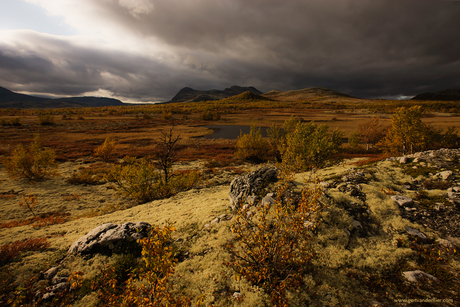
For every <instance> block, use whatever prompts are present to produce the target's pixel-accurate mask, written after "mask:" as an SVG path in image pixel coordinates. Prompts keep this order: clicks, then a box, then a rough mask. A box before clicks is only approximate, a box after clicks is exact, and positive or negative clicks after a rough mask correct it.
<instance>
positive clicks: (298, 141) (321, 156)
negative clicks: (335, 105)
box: [282, 121, 343, 171]
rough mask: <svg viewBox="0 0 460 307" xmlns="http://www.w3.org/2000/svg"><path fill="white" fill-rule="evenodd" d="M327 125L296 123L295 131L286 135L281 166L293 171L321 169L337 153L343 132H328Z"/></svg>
mask: <svg viewBox="0 0 460 307" xmlns="http://www.w3.org/2000/svg"><path fill="white" fill-rule="evenodd" d="M328 130H329V127H328V126H327V125H319V126H318V125H316V124H315V123H314V122H313V121H312V122H310V123H304V122H297V124H296V126H295V129H294V130H293V131H292V132H290V133H289V134H287V136H286V144H285V148H284V149H283V156H282V158H283V164H285V165H287V166H289V167H290V168H291V169H293V170H300V171H302V170H308V169H311V168H313V167H322V166H323V165H324V163H325V161H326V160H327V159H328V158H330V157H331V156H332V155H333V154H335V153H337V152H338V150H339V148H340V146H341V145H342V137H343V132H342V131H338V130H337V129H335V130H334V131H332V133H329V132H328Z"/></svg>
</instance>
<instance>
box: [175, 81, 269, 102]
mask: <svg viewBox="0 0 460 307" xmlns="http://www.w3.org/2000/svg"><path fill="white" fill-rule="evenodd" d="M247 91H249V92H251V93H253V94H256V95H260V94H262V92H261V91H259V90H258V89H256V88H255V87H253V86H249V87H242V86H237V85H234V86H232V87H230V88H226V89H224V90H223V91H221V90H208V91H200V90H194V89H192V88H190V87H184V88H183V89H181V90H180V91H179V92H178V93H177V94H176V96H174V97H173V98H172V99H171V100H170V101H168V102H167V103H172V102H198V101H212V100H220V99H224V98H228V97H232V96H236V95H239V94H242V93H244V92H247Z"/></svg>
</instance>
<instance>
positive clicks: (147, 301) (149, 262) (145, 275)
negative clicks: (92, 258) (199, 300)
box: [92, 224, 198, 306]
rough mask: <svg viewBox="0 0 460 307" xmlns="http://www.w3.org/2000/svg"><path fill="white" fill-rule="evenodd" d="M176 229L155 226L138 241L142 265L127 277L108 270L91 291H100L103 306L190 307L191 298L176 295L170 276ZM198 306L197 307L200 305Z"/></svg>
mask: <svg viewBox="0 0 460 307" xmlns="http://www.w3.org/2000/svg"><path fill="white" fill-rule="evenodd" d="M174 230H175V228H174V227H173V226H171V225H170V224H166V226H164V227H152V229H151V230H150V232H149V236H148V237H146V238H143V239H140V240H138V243H140V244H141V245H142V260H143V264H142V266H141V267H140V268H138V269H131V270H129V273H128V278H127V279H126V280H125V281H123V280H122V281H120V280H118V279H117V278H115V276H116V274H115V268H114V267H110V268H108V269H107V270H105V271H104V272H103V274H102V277H101V279H100V280H99V281H97V282H94V283H93V286H92V289H93V290H96V289H98V290H100V291H99V295H98V297H99V300H100V304H101V305H102V306H190V305H191V301H192V300H191V299H190V298H189V297H187V296H186V295H185V294H183V293H175V292H174V291H173V290H174V287H173V284H172V283H171V282H170V277H171V276H172V275H173V274H174V266H175V265H176V263H177V259H176V258H174V255H175V253H174V251H173V248H172V246H170V243H171V234H172V232H173V231H174ZM197 305H198V304H197Z"/></svg>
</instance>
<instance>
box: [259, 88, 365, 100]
mask: <svg viewBox="0 0 460 307" xmlns="http://www.w3.org/2000/svg"><path fill="white" fill-rule="evenodd" d="M262 96H263V97H267V98H270V99H273V100H279V101H295V100H305V99H313V98H318V97H321V98H339V97H344V98H356V97H352V96H350V95H347V94H343V93H341V92H338V91H336V90H331V89H328V88H324V87H309V88H305V89H302V90H293V91H285V92H283V91H278V90H272V91H270V92H267V93H265V94H263V95H262Z"/></svg>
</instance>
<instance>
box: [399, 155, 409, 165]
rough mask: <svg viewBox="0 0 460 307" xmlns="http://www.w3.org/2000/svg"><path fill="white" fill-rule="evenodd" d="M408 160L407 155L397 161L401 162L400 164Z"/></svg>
mask: <svg viewBox="0 0 460 307" xmlns="http://www.w3.org/2000/svg"><path fill="white" fill-rule="evenodd" d="M409 162H410V159H409V158H408V157H401V158H400V159H399V163H401V164H407V163H409Z"/></svg>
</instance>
